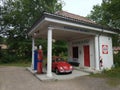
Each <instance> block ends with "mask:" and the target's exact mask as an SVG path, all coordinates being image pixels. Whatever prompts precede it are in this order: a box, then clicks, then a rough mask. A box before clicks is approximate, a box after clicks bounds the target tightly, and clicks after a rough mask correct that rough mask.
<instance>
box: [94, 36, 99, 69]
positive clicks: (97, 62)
mask: <svg viewBox="0 0 120 90" xmlns="http://www.w3.org/2000/svg"><path fill="white" fill-rule="evenodd" d="M99 52H100V51H99V35H96V36H95V68H96V70H99V54H100V53H99Z"/></svg>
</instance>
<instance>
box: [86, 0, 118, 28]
mask: <svg viewBox="0 0 120 90" xmlns="http://www.w3.org/2000/svg"><path fill="white" fill-rule="evenodd" d="M119 8H120V0H103V2H102V4H101V5H95V6H94V7H93V10H92V11H91V13H90V15H88V18H90V19H92V20H94V21H96V22H97V23H100V24H102V25H107V26H110V27H113V28H117V29H120V10H119Z"/></svg>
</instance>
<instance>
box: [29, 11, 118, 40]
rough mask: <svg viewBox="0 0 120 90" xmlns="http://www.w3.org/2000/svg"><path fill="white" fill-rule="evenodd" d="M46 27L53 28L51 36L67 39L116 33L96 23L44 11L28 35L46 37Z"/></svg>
mask: <svg viewBox="0 0 120 90" xmlns="http://www.w3.org/2000/svg"><path fill="white" fill-rule="evenodd" d="M48 27H52V28H53V38H57V39H59V38H63V39H69V38H70V37H75V38H79V37H81V38H82V37H85V36H90V35H96V34H100V33H104V34H117V33H116V32H114V31H112V30H109V29H106V28H104V27H102V26H99V25H97V24H91V23H86V22H82V21H79V20H74V19H70V18H65V17H63V16H59V15H56V14H50V13H44V14H43V16H42V17H41V18H40V20H38V21H37V23H36V24H34V25H33V26H32V28H31V29H30V31H29V32H28V35H29V36H35V35H36V37H43V38H45V37H47V30H48ZM34 34H35V35H34Z"/></svg>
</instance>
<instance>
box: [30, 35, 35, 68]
mask: <svg viewBox="0 0 120 90" xmlns="http://www.w3.org/2000/svg"><path fill="white" fill-rule="evenodd" d="M34 46H35V40H34V38H33V37H32V63H31V68H32V69H34Z"/></svg>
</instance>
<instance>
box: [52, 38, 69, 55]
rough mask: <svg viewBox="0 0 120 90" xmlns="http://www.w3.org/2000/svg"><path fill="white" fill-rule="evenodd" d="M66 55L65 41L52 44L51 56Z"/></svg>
mask: <svg viewBox="0 0 120 90" xmlns="http://www.w3.org/2000/svg"><path fill="white" fill-rule="evenodd" d="M66 54H67V43H66V42H65V41H59V40H58V41H56V42H55V43H53V55H55V56H63V55H66Z"/></svg>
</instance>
